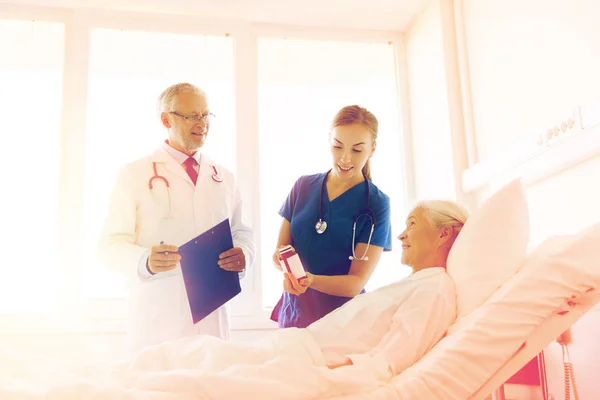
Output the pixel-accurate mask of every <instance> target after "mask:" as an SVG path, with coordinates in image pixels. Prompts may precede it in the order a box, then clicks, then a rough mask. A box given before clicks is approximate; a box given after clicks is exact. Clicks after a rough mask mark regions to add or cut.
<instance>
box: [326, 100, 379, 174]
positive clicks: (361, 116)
mask: <svg viewBox="0 0 600 400" xmlns="http://www.w3.org/2000/svg"><path fill="white" fill-rule="evenodd" d="M353 124H361V125H363V126H364V127H365V128H367V129H368V130H369V131H370V132H371V135H372V138H373V143H375V141H376V140H377V134H378V129H379V121H377V118H376V117H375V115H373V113H372V112H370V111H369V110H367V109H366V108H364V107H361V106H358V105H352V106H346V107H344V108H342V109H341V110H340V111H338V112H337V114H336V115H335V117H334V118H333V122H332V124H331V129H333V128H335V127H337V126H345V125H353ZM362 172H363V174H364V175H365V176H366V177H367V179H369V180H371V160H370V159H369V160H367V163H366V164H365V166H364V167H363V169H362Z"/></svg>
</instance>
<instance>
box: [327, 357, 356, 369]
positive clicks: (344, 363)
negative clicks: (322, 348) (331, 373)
mask: <svg viewBox="0 0 600 400" xmlns="http://www.w3.org/2000/svg"><path fill="white" fill-rule="evenodd" d="M347 365H352V360H351V359H349V358H347V357H346V359H345V360H344V361H342V362H337V363H331V364H327V368H329V369H336V368H339V367H345V366H347Z"/></svg>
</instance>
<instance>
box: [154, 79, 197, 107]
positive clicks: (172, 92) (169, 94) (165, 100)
mask: <svg viewBox="0 0 600 400" xmlns="http://www.w3.org/2000/svg"><path fill="white" fill-rule="evenodd" d="M183 92H192V93H195V94H198V95H202V96H206V93H204V91H203V90H202V89H200V88H199V87H197V86H195V85H192V84H191V83H187V82H182V83H176V84H175V85H171V86H169V87H168V88H166V89H165V90H164V91H163V92H162V93H161V94H160V97H159V98H158V112H159V113H163V112H169V111H173V110H171V107H172V106H173V99H174V98H175V96H177V95H178V94H179V93H183Z"/></svg>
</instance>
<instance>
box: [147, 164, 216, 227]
mask: <svg viewBox="0 0 600 400" xmlns="http://www.w3.org/2000/svg"><path fill="white" fill-rule="evenodd" d="M210 167H211V168H212V170H213V174H212V180H213V181H215V182H217V183H221V182H223V178H221V175H219V171H217V168H216V167H215V166H214V165H211V166H210ZM152 169H153V170H154V175H153V176H152V177H151V178H150V180H149V181H148V188H149V189H150V192H152V193H154V184H153V182H154V180H155V179H158V180H159V181H161V182H163V183H164V184H165V189H166V190H167V197H168V199H169V213H168V214H167V216H166V217H167V218H170V217H171V216H172V211H173V210H172V208H171V185H170V184H169V181H168V180H167V178H165V177H164V176H162V175H159V174H158V171H157V169H156V162H152Z"/></svg>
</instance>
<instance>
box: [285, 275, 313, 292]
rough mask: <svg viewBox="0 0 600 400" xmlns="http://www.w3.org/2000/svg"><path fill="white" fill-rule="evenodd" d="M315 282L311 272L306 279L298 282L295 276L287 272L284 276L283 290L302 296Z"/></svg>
mask: <svg viewBox="0 0 600 400" xmlns="http://www.w3.org/2000/svg"><path fill="white" fill-rule="evenodd" d="M312 281H313V274H311V273H310V272H307V273H306V278H304V279H301V280H300V281H298V279H296V277H295V276H294V275H293V274H290V273H289V272H285V273H284V274H283V289H284V290H285V291H286V292H288V293H291V294H295V295H296V296H300V295H301V294H303V293H304V292H306V290H307V289H308V288H309V287H310V285H311V284H312Z"/></svg>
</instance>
